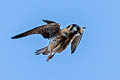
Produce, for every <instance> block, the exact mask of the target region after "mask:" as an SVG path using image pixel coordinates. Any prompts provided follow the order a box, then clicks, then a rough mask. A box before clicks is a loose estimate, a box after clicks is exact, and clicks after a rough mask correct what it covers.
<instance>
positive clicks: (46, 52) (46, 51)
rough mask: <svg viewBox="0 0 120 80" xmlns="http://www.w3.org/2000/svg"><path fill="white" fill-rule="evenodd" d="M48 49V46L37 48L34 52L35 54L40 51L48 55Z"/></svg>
mask: <svg viewBox="0 0 120 80" xmlns="http://www.w3.org/2000/svg"><path fill="white" fill-rule="evenodd" d="M49 52H50V51H48V46H47V47H45V48H42V49H39V50H37V51H36V52H35V53H36V55H39V54H40V53H42V54H43V55H48V54H49Z"/></svg>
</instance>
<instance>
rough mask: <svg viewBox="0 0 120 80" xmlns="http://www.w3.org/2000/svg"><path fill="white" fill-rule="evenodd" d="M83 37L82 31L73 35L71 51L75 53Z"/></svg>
mask: <svg viewBox="0 0 120 80" xmlns="http://www.w3.org/2000/svg"><path fill="white" fill-rule="evenodd" d="M81 38H82V34H80V33H77V34H76V35H75V36H74V37H73V39H72V41H71V53H74V52H75V50H76V48H77V46H78V44H79V43H80V40H81Z"/></svg>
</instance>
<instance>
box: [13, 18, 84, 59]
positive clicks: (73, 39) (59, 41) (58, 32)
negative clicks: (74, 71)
mask: <svg viewBox="0 0 120 80" xmlns="http://www.w3.org/2000/svg"><path fill="white" fill-rule="evenodd" d="M42 21H43V22H45V23H46V24H45V25H42V26H38V27H36V28H33V29H31V30H28V31H26V32H24V33H21V34H18V35H16V36H14V37H12V39H17V38H22V37H25V36H28V35H31V34H41V35H42V36H43V37H44V38H47V39H49V40H50V42H49V45H48V46H46V47H44V48H42V49H39V50H37V51H36V52H35V53H36V55H39V54H40V53H42V54H43V55H48V54H49V56H48V58H47V61H49V60H50V59H51V58H52V57H53V56H54V55H55V54H56V53H61V52H62V51H63V50H65V49H66V47H67V46H68V44H69V43H71V53H74V51H75V49H76V47H77V46H78V44H79V43H80V40H81V38H82V35H83V31H84V29H85V28H86V27H79V25H77V24H70V25H69V26H68V27H66V28H64V29H60V24H59V23H56V22H54V21H51V20H42Z"/></svg>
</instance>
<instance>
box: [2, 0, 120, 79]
mask: <svg viewBox="0 0 120 80" xmlns="http://www.w3.org/2000/svg"><path fill="white" fill-rule="evenodd" d="M119 7H120V6H119V1H118V2H116V1H112V0H4V1H3V0H2V1H0V30H1V31H0V36H1V39H0V47H1V51H0V80H120V77H119V75H120V59H119V56H120V54H119V53H120V51H119V50H120V46H119V44H120V43H119V42H118V41H120V38H119V29H120V27H119V24H118V23H119V21H120V20H119V18H120V17H119V16H118V15H119V13H120V12H119V11H118V10H119ZM116 11H117V12H116ZM42 19H50V20H54V21H56V22H58V23H60V24H61V29H62V28H65V27H67V26H68V25H69V24H72V23H76V24H79V25H80V26H86V27H87V28H86V30H85V32H84V35H83V38H82V40H81V43H80V45H79V46H78V48H77V49H76V51H75V53H74V54H72V55H71V54H70V45H69V46H68V47H67V49H66V50H65V51H64V52H62V53H61V54H57V55H55V56H54V58H53V59H52V60H50V61H49V62H46V58H47V56H43V55H39V56H36V55H35V53H34V52H35V50H37V49H40V48H42V47H44V46H46V45H47V44H48V40H47V39H43V37H42V36H39V35H31V36H28V37H25V38H21V39H17V40H12V39H10V38H11V37H12V36H14V35H16V34H19V33H21V32H24V31H26V30H29V29H32V28H34V27H36V26H39V25H42V24H44V23H43V22H42V21H41V20H42Z"/></svg>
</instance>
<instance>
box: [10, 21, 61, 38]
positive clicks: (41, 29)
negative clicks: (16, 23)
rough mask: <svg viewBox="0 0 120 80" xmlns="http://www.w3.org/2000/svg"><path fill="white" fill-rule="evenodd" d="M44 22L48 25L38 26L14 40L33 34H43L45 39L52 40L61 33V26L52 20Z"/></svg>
mask: <svg viewBox="0 0 120 80" xmlns="http://www.w3.org/2000/svg"><path fill="white" fill-rule="evenodd" d="M43 21H44V22H45V23H47V24H46V25H42V26H38V27H36V28H33V29H31V30H28V31H26V32H24V33H21V34H18V35H16V36H14V37H12V39H17V38H22V37H25V36H28V35H31V34H41V35H42V36H43V37H44V38H52V37H53V36H55V34H56V33H58V32H59V31H60V24H58V23H56V22H54V21H50V20H43Z"/></svg>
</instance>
